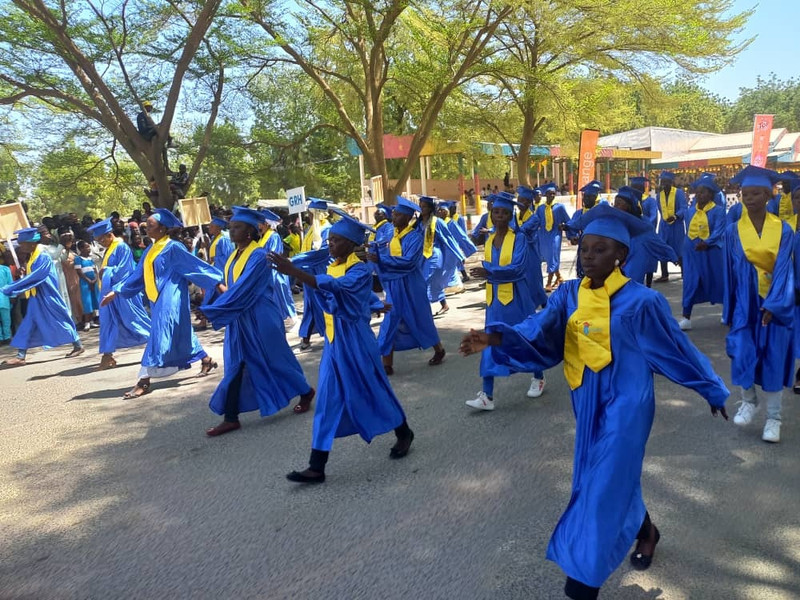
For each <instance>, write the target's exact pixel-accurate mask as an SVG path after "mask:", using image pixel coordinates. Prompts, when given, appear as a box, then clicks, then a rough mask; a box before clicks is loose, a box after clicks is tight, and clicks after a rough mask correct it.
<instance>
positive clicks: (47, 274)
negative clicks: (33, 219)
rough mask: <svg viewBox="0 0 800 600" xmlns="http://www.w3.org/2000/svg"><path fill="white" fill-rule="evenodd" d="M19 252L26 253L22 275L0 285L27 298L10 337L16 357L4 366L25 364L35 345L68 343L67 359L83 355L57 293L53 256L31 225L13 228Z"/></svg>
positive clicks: (76, 334) (57, 284)
mask: <svg viewBox="0 0 800 600" xmlns="http://www.w3.org/2000/svg"><path fill="white" fill-rule="evenodd" d="M14 235H16V236H17V241H18V242H19V249H20V251H21V252H23V253H25V254H28V255H29V257H28V262H27V264H26V265H25V273H26V275H25V277H22V278H21V279H18V280H17V281H15V282H14V283H10V284H8V285H6V286H3V287H2V288H0V292H2V293H3V294H4V295H6V296H17V295H22V296H24V297H25V298H27V302H28V307H27V310H26V312H25V317H24V318H23V319H22V323H20V325H19V327H18V328H17V333H16V334H15V335H14V337H13V338H12V339H11V345H12V346H13V347H14V348H16V349H17V356H16V357H14V358H10V359H8V360H5V361H3V363H2V364H3V365H5V366H7V367H21V366H23V365H24V364H25V359H26V357H27V355H28V350H30V349H31V348H36V347H38V346H47V347H56V346H63V345H64V344H72V350H71V351H70V352H69V353H68V354H67V356H66V357H67V358H73V357H75V356H80V355H81V354H83V346H82V345H81V339H80V338H79V337H78V331H77V330H76V329H75V324H74V323H73V322H72V317H71V316H70V314H69V309H68V308H67V304H66V302H65V301H64V297H63V296H62V295H61V291H60V288H59V282H58V273H57V271H56V265H55V262H54V261H53V259H52V258H51V257H50V254H48V252H47V250H46V249H45V248H43V246H42V244H41V243H40V242H41V241H42V236H41V234H40V233H39V230H38V229H37V228H35V227H29V228H27V229H20V230H19V231H15V232H14Z"/></svg>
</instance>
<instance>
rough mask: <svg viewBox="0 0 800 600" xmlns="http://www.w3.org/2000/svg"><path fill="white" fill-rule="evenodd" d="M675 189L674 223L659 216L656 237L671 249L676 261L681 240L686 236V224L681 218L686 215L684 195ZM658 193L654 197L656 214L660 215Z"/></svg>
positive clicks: (679, 255)
mask: <svg viewBox="0 0 800 600" xmlns="http://www.w3.org/2000/svg"><path fill="white" fill-rule="evenodd" d="M673 189H675V222H674V223H672V224H670V223H667V222H666V221H665V220H664V215H663V214H661V221H660V222H659V223H658V235H659V236H660V237H661V239H662V240H663V241H664V242H665V243H666V244H668V245H669V246H671V247H672V249H673V250H674V251H675V255H676V256H677V257H678V260H680V258H681V252H682V251H683V238H684V236H685V235H686V222H685V221H684V219H683V217H684V214H685V213H686V194H685V193H684V192H683V190H680V189H677V188H673ZM659 198H660V193H659V195H657V196H656V198H655V201H656V206H658V212H659V213H661V202H660V201H659Z"/></svg>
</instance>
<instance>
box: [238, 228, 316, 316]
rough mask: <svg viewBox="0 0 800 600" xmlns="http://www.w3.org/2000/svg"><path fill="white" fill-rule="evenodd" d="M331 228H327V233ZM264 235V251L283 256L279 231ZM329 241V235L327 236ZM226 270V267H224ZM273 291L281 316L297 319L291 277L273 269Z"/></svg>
mask: <svg viewBox="0 0 800 600" xmlns="http://www.w3.org/2000/svg"><path fill="white" fill-rule="evenodd" d="M328 229H330V227H328V228H326V231H327V230H328ZM264 235H269V237H268V238H267V242H266V243H265V244H264V250H266V251H267V252H268V253H269V252H275V253H276V254H283V240H282V239H281V236H280V235H279V234H278V232H277V231H274V230H269V231H268V232H267V233H265V234H264ZM326 239H327V234H326ZM223 268H224V267H223ZM271 273H272V283H273V291H272V293H273V294H275V304H276V305H277V306H278V308H279V309H280V311H281V316H282V317H283V318H284V319H286V318H287V317H291V318H292V319H295V318H297V309H296V308H295V306H294V298H293V297H292V286H291V284H290V283H289V276H288V275H285V274H284V273H280V272H279V271H278V270H277V269H271Z"/></svg>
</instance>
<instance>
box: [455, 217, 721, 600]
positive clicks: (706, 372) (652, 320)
mask: <svg viewBox="0 0 800 600" xmlns="http://www.w3.org/2000/svg"><path fill="white" fill-rule="evenodd" d="M580 228H581V229H582V230H583V240H582V241H581V247H580V251H581V254H582V256H583V259H582V262H583V269H584V272H585V273H586V275H585V277H584V278H583V279H581V280H577V279H576V280H572V281H567V282H566V283H564V284H563V285H561V286H560V287H559V288H558V289H557V290H556V291H555V292H554V293H553V294H552V295H551V296H550V298H549V300H548V302H547V306H546V307H545V309H544V310H543V311H541V312H539V313H537V314H534V315H531V316H529V317H528V318H527V319H526V320H525V321H523V322H522V323H519V324H518V325H515V326H513V327H512V326H509V325H507V324H506V323H502V322H497V323H489V324H488V325H487V326H486V330H485V332H480V331H475V330H473V331H471V332H470V333H469V335H467V336H466V337H465V338H464V340H463V341H462V342H461V352H462V353H463V354H465V355H469V354H474V353H476V352H482V351H484V350H485V349H487V348H489V351H490V352H491V353H492V358H493V360H495V361H496V362H497V363H498V364H506V365H509V366H510V367H512V368H518V369H545V368H549V367H552V366H555V365H556V364H558V363H560V362H562V361H563V363H564V375H565V376H566V379H567V383H568V385H569V387H570V390H571V395H572V407H573V411H574V414H575V420H576V434H575V458H574V466H573V479H572V497H571V498H570V501H569V504H568V506H567V509H566V510H565V512H564V514H563V515H562V517H561V519H560V520H559V522H558V525H557V526H556V529H555V531H554V532H553V535H552V537H551V539H550V544H549V546H548V550H547V558H548V559H550V560H552V561H554V562H556V563H557V564H558V565H559V567H561V569H562V570H563V571H564V572H565V574H566V575H567V582H566V586H565V588H564V591H565V593H566V595H567V596H568V597H569V598H572V599H573V600H592V599H594V598H597V596H598V593H599V590H600V587H601V586H602V585H603V583H604V582H605V581H606V580H607V579H608V577H609V576H610V575H611V574H612V573H613V571H614V570H615V569H616V568H617V567H618V566H619V565H620V563H621V562H622V561H623V560H624V558H625V555H626V554H627V552H628V549H629V548H630V547H631V545H632V544H633V543H634V541H635V542H636V548H635V549H634V551H633V553H632V554H631V557H630V561H631V564H632V565H633V567H634V568H636V569H639V570H644V569H647V568H648V567H649V566H650V565H651V563H652V560H653V556H654V553H655V549H656V544H657V543H658V541H659V539H660V533H659V531H658V529H657V528H656V526H655V525H654V524H653V523H652V521H651V519H650V516H649V514H648V512H647V510H646V508H645V504H644V500H643V498H642V490H641V473H642V462H643V460H644V454H645V446H646V443H647V438H648V436H649V434H650V429H651V427H652V424H653V416H654V412H655V396H654V391H653V375H654V374H655V373H658V374H661V375H664V376H665V377H667V378H669V379H671V380H672V381H674V382H675V383H678V384H680V385H683V386H685V387H688V388H690V389H693V390H695V391H696V392H698V393H699V394H700V395H701V396H703V397H704V398H705V399H706V400H707V401H708V403H709V404H710V405H711V413H712V414H713V415H716V414H717V413H720V414H722V416H723V417H724V418H726V419H727V413H726V412H725V400H726V398H727V397H728V390H727V389H726V388H725V385H724V384H723V382H722V380H721V379H720V378H719V377H718V376H717V375H716V374H715V373H714V371H713V370H712V368H711V363H710V361H709V360H708V359H707V358H706V357H705V356H704V355H702V354H701V353H700V352H699V351H698V350H697V348H695V347H694V346H693V345H692V343H691V341H690V340H689V338H688V337H687V336H686V334H685V333H683V332H682V331H681V330H680V329H679V328H678V324H677V322H676V321H675V319H673V318H672V315H671V311H670V308H669V304H667V301H666V300H665V299H664V297H663V296H662V295H661V294H659V293H657V292H654V291H653V290H650V289H648V288H646V287H644V286H643V285H640V284H638V283H636V282H635V281H631V280H629V279H628V278H627V277H625V275H623V274H622V272H621V271H620V269H619V265H620V264H622V263H624V262H625V258H626V254H627V251H628V248H629V245H630V241H631V238H632V237H635V236H637V235H642V234H645V233H651V231H650V225H649V224H648V223H647V222H645V221H643V220H642V219H637V218H635V217H633V216H631V215H628V214H625V213H623V212H621V211H619V210H616V209H614V208H612V207H610V206H607V205H602V204H601V205H598V206H596V207H595V208H593V209H592V210H590V211H589V212H588V213H586V214H585V215H584V216H583V218H582V219H581V222H580Z"/></svg>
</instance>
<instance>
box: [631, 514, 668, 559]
mask: <svg viewBox="0 0 800 600" xmlns="http://www.w3.org/2000/svg"><path fill="white" fill-rule="evenodd" d="M650 527H652V528H653V530H654V531H655V541H654V542H653V550H652V552H651V554H650V555H645V554H642V553H641V552H639V544H636V549H635V550H634V551H633V554H631V566H632V567H633V568H634V569H636V570H637V571H646V570H647V569H649V568H650V565H651V563H652V562H653V555H654V554H655V551H656V546H657V545H658V542H659V540H661V534H660V533H659V531H658V527H656V526H655V525H653V524H652V523H651V524H650ZM643 541H646V540H642V539H640V540H639V543H641V542H643Z"/></svg>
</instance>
